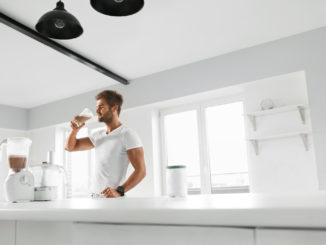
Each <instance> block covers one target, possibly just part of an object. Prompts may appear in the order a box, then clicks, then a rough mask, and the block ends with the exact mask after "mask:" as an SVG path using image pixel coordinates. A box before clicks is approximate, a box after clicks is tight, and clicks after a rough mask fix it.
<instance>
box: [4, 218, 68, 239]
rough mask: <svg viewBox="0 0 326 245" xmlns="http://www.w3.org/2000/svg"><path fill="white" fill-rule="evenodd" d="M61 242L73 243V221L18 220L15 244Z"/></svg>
mask: <svg viewBox="0 0 326 245" xmlns="http://www.w3.org/2000/svg"><path fill="white" fill-rule="evenodd" d="M0 244H1V245H2V243H0ZM4 244H5V243H4ZM59 244H60V245H72V223H71V222H55V221H49V222H47V221H17V227H16V243H15V245H59Z"/></svg>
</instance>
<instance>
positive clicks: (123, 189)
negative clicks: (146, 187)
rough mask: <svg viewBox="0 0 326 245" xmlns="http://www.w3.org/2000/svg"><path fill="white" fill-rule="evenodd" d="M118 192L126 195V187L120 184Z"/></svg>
mask: <svg viewBox="0 0 326 245" xmlns="http://www.w3.org/2000/svg"><path fill="white" fill-rule="evenodd" d="M117 192H119V193H120V196H122V197H123V196H124V195H125V188H123V186H118V188H117Z"/></svg>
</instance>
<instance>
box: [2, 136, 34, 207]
mask: <svg viewBox="0 0 326 245" xmlns="http://www.w3.org/2000/svg"><path fill="white" fill-rule="evenodd" d="M6 143H7V156H8V163H9V167H10V170H9V173H8V176H7V178H6V181H5V184H4V187H5V197H6V200H7V201H9V202H25V201H32V200H34V177H33V175H32V173H31V172H29V171H28V170H27V169H26V163H27V159H28V155H29V148H30V146H31V144H32V141H31V140H30V139H28V138H23V137H15V138H8V139H7V140H6Z"/></svg>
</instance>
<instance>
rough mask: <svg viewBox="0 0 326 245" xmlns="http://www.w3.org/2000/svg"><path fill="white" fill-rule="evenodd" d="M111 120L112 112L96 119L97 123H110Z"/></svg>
mask: <svg viewBox="0 0 326 245" xmlns="http://www.w3.org/2000/svg"><path fill="white" fill-rule="evenodd" d="M112 120H113V114H112V111H108V112H107V113H106V114H105V115H103V116H102V117H101V118H99V119H98V121H99V122H103V123H111V122H112Z"/></svg>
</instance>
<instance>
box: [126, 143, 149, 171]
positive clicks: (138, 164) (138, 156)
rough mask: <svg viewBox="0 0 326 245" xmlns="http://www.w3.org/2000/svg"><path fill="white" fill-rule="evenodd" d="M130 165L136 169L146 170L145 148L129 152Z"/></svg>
mask: <svg viewBox="0 0 326 245" xmlns="http://www.w3.org/2000/svg"><path fill="white" fill-rule="evenodd" d="M127 154H128V158H129V161H130V163H131V164H132V166H133V167H134V168H135V169H139V168H144V167H145V160H144V149H143V147H137V148H133V149H130V150H128V151H127Z"/></svg>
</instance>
